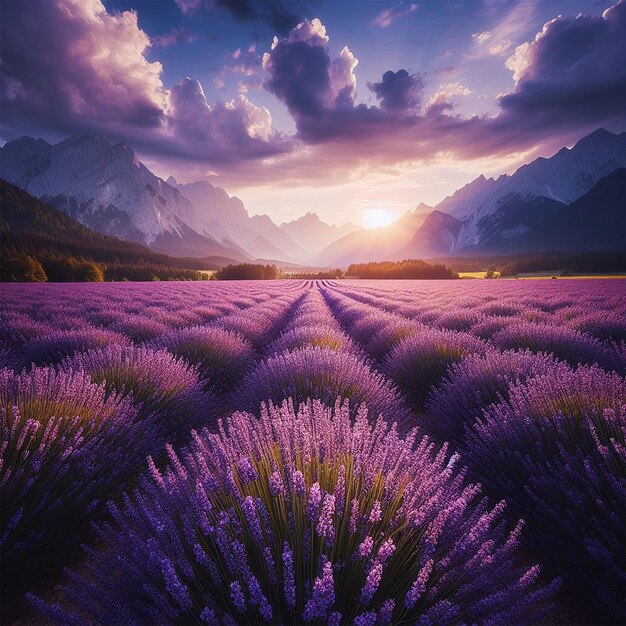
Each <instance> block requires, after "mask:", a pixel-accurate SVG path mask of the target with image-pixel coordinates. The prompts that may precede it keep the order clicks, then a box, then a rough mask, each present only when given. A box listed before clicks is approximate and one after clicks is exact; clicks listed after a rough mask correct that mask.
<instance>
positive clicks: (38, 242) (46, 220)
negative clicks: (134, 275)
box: [0, 179, 233, 277]
mask: <svg viewBox="0 0 626 626" xmlns="http://www.w3.org/2000/svg"><path fill="white" fill-rule="evenodd" d="M0 233H1V235H2V243H1V247H0V251H1V257H2V259H3V260H6V259H7V258H9V257H10V256H11V255H15V254H18V255H20V254H22V255H30V256H32V257H34V258H36V259H38V260H40V261H41V262H42V263H44V265H45V263H46V262H50V260H52V259H54V260H55V261H57V262H58V261H60V260H62V259H67V258H69V257H75V258H83V259H89V260H91V261H95V262H97V263H104V264H108V265H110V266H127V267H130V266H134V267H135V268H136V269H137V268H140V267H141V266H151V267H153V268H156V267H158V268H161V270H160V271H161V273H166V272H164V270H165V269H169V270H171V271H172V272H174V271H179V270H183V271H193V273H194V274H195V273H196V272H195V270H198V269H213V268H217V267H220V266H222V265H224V264H226V263H230V262H233V259H231V258H229V257H218V256H215V257H208V258H205V259H185V258H173V257H169V256H167V255H164V254H157V253H155V252H153V251H152V250H149V249H148V248H146V247H145V246H142V245H140V244H137V243H133V242H130V241H123V240H121V239H118V238H117V237H111V236H109V235H103V234H102V233H98V232H96V231H94V230H91V229H90V228H87V227H85V226H83V225H82V224H79V223H78V222H77V221H76V220H75V219H73V218H71V217H69V216H68V215H66V214H65V213H63V212H62V211H59V210H58V209H55V208H54V207H51V206H49V205H47V204H45V203H44V202H42V201H40V200H38V199H37V198H35V197H34V196H32V195H30V194H29V193H27V192H25V191H24V190H22V189H20V188H19V187H17V186H15V185H12V184H11V183H8V182H6V181H4V180H1V179H0ZM129 271H130V270H129ZM189 277H191V276H189Z"/></svg>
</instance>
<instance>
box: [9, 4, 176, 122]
mask: <svg viewBox="0 0 626 626" xmlns="http://www.w3.org/2000/svg"><path fill="white" fill-rule="evenodd" d="M35 9H36V12H35ZM2 17H3V19H2V26H1V29H2V30H1V34H2V78H1V80H2V116H3V123H5V124H6V123H12V122H13V123H17V122H19V121H20V120H24V121H25V120H27V119H31V120H32V119H40V120H41V121H42V122H45V123H46V124H47V125H49V126H53V127H55V128H56V129H57V130H66V131H76V130H80V129H84V128H86V127H88V126H90V125H91V124H92V122H93V120H98V122H99V124H100V125H101V126H103V127H109V128H118V127H123V126H125V125H133V126H138V127H151V128H154V127H158V126H159V125H160V124H161V122H162V120H163V113H164V108H165V105H166V98H167V96H166V92H165V90H164V89H163V83H162V82H161V73H162V69H163V68H162V66H161V64H160V63H158V62H153V63H150V62H149V61H147V60H146V58H145V57H144V51H145V50H146V49H147V48H148V47H149V46H150V39H149V37H148V36H147V35H146V33H144V32H143V31H142V30H141V29H140V28H139V26H138V25H137V14H136V13H135V12H134V11H124V12H122V13H115V14H113V15H111V14H109V13H107V11H106V9H105V8H104V6H103V5H102V4H101V2H100V0H67V1H65V2H63V3H60V2H42V3H37V4H34V3H31V2H10V3H5V4H4V5H3V16H2Z"/></svg>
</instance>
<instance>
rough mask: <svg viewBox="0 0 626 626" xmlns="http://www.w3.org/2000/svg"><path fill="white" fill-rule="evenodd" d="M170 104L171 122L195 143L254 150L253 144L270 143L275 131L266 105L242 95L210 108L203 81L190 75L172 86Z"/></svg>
mask: <svg viewBox="0 0 626 626" xmlns="http://www.w3.org/2000/svg"><path fill="white" fill-rule="evenodd" d="M170 105H171V113H170V125H171V126H172V127H173V128H174V129H175V130H176V131H177V135H178V137H180V138H181V139H184V140H186V141H189V142H192V143H193V144H196V145H197V144H206V143H208V142H212V143H214V144H216V145H223V144H229V145H231V146H233V147H235V146H237V147H238V148H241V147H245V148H248V149H254V145H253V144H254V143H257V142H258V140H260V141H261V142H267V141H268V140H269V139H270V137H271V136H272V134H273V129H272V116H271V115H270V112H269V111H268V110H267V109H266V108H265V107H257V106H255V105H254V104H252V103H251V102H250V101H249V100H248V99H247V98H246V97H245V96H243V95H240V96H239V97H238V98H236V99H233V100H230V101H229V102H218V103H217V104H216V105H215V106H213V107H211V105H209V103H208V102H207V99H206V96H205V95H204V91H203V89H202V85H201V84H200V82H199V81H197V80H193V79H191V78H185V79H183V80H182V81H181V82H180V83H178V84H177V85H175V86H174V87H173V89H172V92H171V96H170ZM262 152H263V153H264V154H266V153H267V151H266V150H262Z"/></svg>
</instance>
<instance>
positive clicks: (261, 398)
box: [232, 347, 410, 428]
mask: <svg viewBox="0 0 626 626" xmlns="http://www.w3.org/2000/svg"><path fill="white" fill-rule="evenodd" d="M338 396H341V397H343V398H346V399H348V400H350V403H351V405H352V412H353V416H354V415H356V411H357V408H358V406H359V405H360V404H361V403H365V404H367V405H368V407H369V409H370V413H371V414H372V415H374V416H378V415H380V414H384V415H385V416H386V418H387V419H388V420H389V421H390V422H398V424H400V425H401V426H402V427H403V428H406V426H407V422H408V421H409V420H410V413H409V411H408V410H407V408H406V406H405V404H404V402H403V400H402V398H401V396H400V394H399V393H398V391H397V389H396V388H395V387H394V386H393V385H392V384H391V383H390V382H389V381H388V380H386V379H385V378H384V376H382V375H381V374H380V373H378V372H375V371H373V370H372V369H370V367H369V366H368V364H367V363H365V362H363V361H362V360H360V359H359V358H358V357H357V356H355V355H353V354H348V353H345V352H336V351H334V350H330V349H324V348H318V347H314V348H302V349H299V350H294V351H293V352H287V353H284V354H280V355H278V356H274V357H271V358H269V359H267V361H264V362H263V363H260V364H259V365H258V366H257V367H256V368H255V369H253V370H252V371H251V372H250V373H249V374H248V375H247V376H246V377H245V378H244V379H243V380H242V382H241V385H240V386H239V387H238V388H237V389H236V390H235V392H234V393H233V400H232V403H233V406H235V407H236V408H238V409H241V410H245V411H250V412H256V411H258V408H259V406H261V403H262V402H268V401H270V402H273V403H275V404H280V403H281V402H282V401H283V400H285V399H287V398H291V399H292V401H293V402H294V404H295V406H296V408H297V407H298V405H299V404H300V403H302V402H306V400H308V399H316V400H321V401H322V402H324V403H325V404H333V403H334V401H335V399H336V398H337V397H338Z"/></svg>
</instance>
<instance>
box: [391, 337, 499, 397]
mask: <svg viewBox="0 0 626 626" xmlns="http://www.w3.org/2000/svg"><path fill="white" fill-rule="evenodd" d="M486 349H487V346H486V344H484V343H483V342H482V341H480V340H479V339H476V338H475V337H472V336H471V335H468V334H466V333H456V332H453V331H443V330H437V329H434V328H422V329H420V331H419V332H417V333H415V334H413V335H410V336H409V337H407V338H406V339H404V340H403V341H401V342H400V343H399V344H398V345H397V346H396V347H395V348H394V349H393V350H392V351H391V352H390V353H389V354H388V355H387V358H386V359H385V360H384V362H383V366H382V367H383V371H384V372H385V373H386V374H387V376H389V377H390V378H391V379H392V380H393V381H394V382H395V383H396V384H397V385H398V386H399V387H400V389H401V390H402V391H403V392H404V393H405V395H406V396H407V398H408V399H409V401H410V402H411V403H412V404H413V405H414V406H417V407H418V408H421V407H422V406H423V403H424V400H425V399H426V396H427V395H428V392H429V390H430V388H431V387H432V386H433V385H436V384H437V383H438V382H439V381H440V380H441V379H442V378H443V377H444V376H445V374H446V371H447V369H448V367H449V366H450V365H452V363H456V362H458V361H460V360H461V359H463V358H464V357H465V356H467V355H468V354H472V353H474V352H478V353H482V352H484V351H485V350H486Z"/></svg>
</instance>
